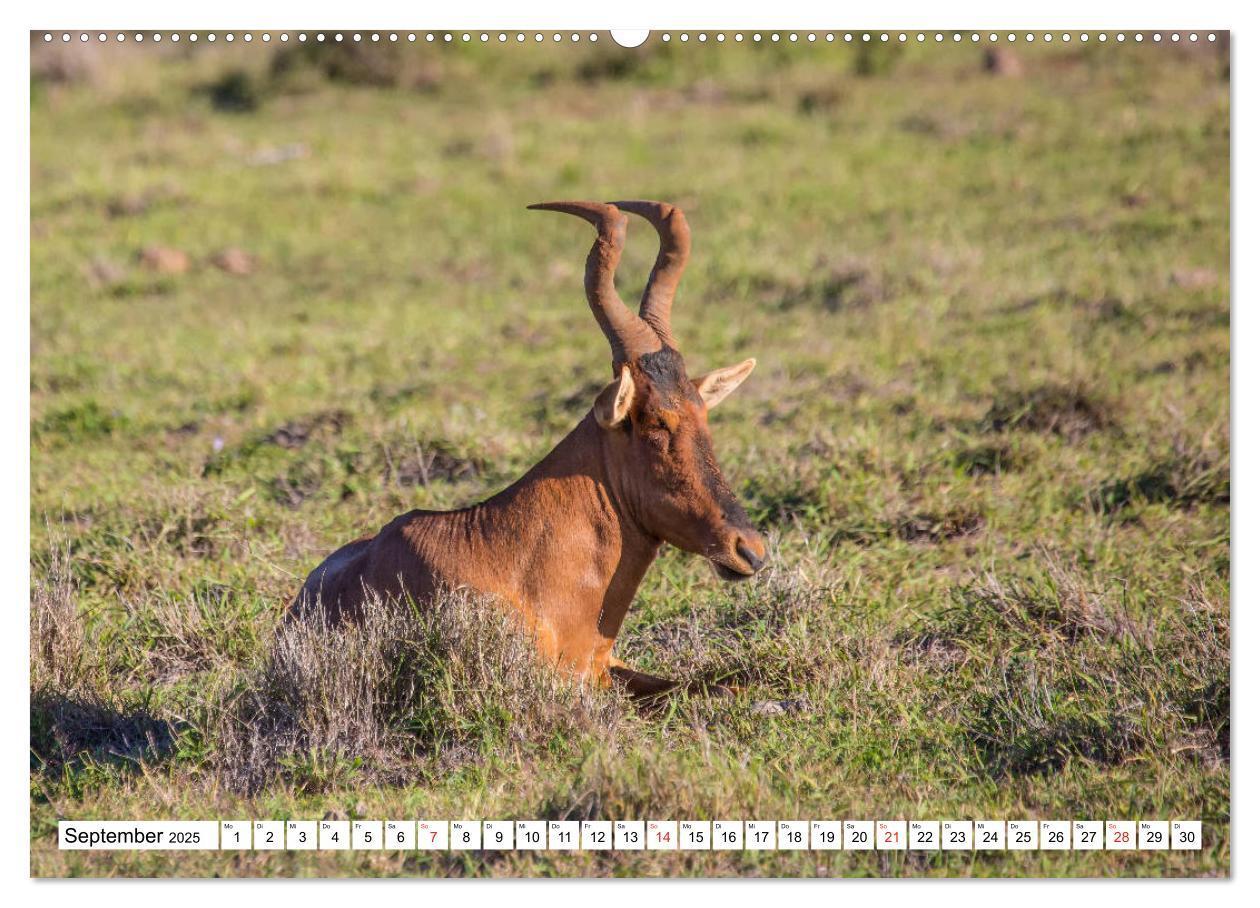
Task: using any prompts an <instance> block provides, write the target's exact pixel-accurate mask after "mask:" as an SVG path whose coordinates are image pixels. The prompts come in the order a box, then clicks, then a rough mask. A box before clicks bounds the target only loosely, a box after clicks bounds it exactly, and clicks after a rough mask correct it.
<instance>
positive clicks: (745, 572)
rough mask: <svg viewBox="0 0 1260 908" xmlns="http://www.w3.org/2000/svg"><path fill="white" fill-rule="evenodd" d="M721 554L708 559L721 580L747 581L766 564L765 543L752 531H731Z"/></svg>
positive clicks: (759, 535) (758, 534)
mask: <svg viewBox="0 0 1260 908" xmlns="http://www.w3.org/2000/svg"><path fill="white" fill-rule="evenodd" d="M724 549H725V551H724V552H723V554H721V555H719V556H717V557H714V558H710V559H709V563H710V564H712V565H713V570H714V571H715V572H716V573H717V575H718V576H719V577H721V578H722V579H723V580H747V579H748V578H749V577H751V576H752V575H753V574H755V573H757V572H758V571H759V570H761V569H762V567H764V566H765V563H766V541H765V540H764V539H763V538H761V534H760V533H758V532H757V531H756V530H754V529H739V530H737V529H732V530H731V531H730V535H729V536H727V538H726V545H725V546H724Z"/></svg>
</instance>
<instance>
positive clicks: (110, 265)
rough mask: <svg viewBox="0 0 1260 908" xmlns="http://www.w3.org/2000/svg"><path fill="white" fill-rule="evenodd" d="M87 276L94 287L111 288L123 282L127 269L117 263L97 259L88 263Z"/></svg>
mask: <svg viewBox="0 0 1260 908" xmlns="http://www.w3.org/2000/svg"><path fill="white" fill-rule="evenodd" d="M87 275H88V280H89V281H91V283H92V285H93V286H95V287H112V286H114V285H115V284H121V283H122V282H123V280H124V279H125V278H126V277H127V269H125V268H123V267H122V265H119V264H118V263H117V262H114V261H111V260H109V259H106V258H100V257H97V258H94V259H92V261H90V262H88V266H87Z"/></svg>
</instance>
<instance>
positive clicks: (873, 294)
mask: <svg viewBox="0 0 1260 908" xmlns="http://www.w3.org/2000/svg"><path fill="white" fill-rule="evenodd" d="M413 14H414V16H415V17H416V18H417V19H421V18H423V17H424V16H425V15H427V13H425V12H424V11H423V10H420V9H419V8H417V9H416V10H413ZM774 15H775V14H774V12H773V10H767V11H766V12H765V13H764V22H765V24H766V27H760V28H747V27H740V28H733V27H725V28H723V27H707V28H687V29H677V28H662V27H657V28H650V29H648V28H644V29H638V30H634V29H629V30H609V29H608V27H607V26H608V25H612V24H616V23H613V22H605V23H604V24H603V25H601V26H600V27H590V26H585V27H580V28H579V27H573V26H564V25H563V23H557V22H555V21H551V22H550V24H549V25H547V27H542V26H543V25H545V24H547V22H548V20H545V19H540V20H539V22H538V24H537V25H536V26H535V27H526V26H525V25H524V24H522V19H521V14H520V13H519V12H518V14H517V15H516V18H515V19H512V20H507V19H505V20H504V23H503V27H499V28H490V27H477V28H453V29H451V28H424V27H410V28H401V27H399V28H393V29H382V28H376V29H373V28H368V27H358V28H350V27H348V28H318V27H309V26H312V25H319V24H320V23H319V22H317V21H315V20H313V19H310V18H309V16H306V15H305V14H303V15H298V16H296V18H293V19H292V20H291V21H290V22H289V23H288V24H287V27H274V28H266V29H260V28H214V29H201V30H186V29H185V30H158V31H155V30H152V29H148V28H141V29H137V28H134V27H133V28H127V29H119V28H108V29H101V28H99V27H93V28H73V29H70V28H56V29H53V28H42V27H40V26H39V25H38V24H37V25H36V26H35V27H34V30H33V31H31V32H30V34H29V58H30V99H29V111H30V121H29V122H30V137H29V149H30V219H29V243H30V256H29V259H30V321H29V330H30V343H29V350H30V370H29V371H30V376H29V378H30V390H29V410H30V420H29V437H30V442H29V445H30V449H29V453H30V504H29V535H30V616H29V629H30V630H29V632H30V672H29V683H30V778H29V788H30V807H29V809H30V874H31V876H33V877H40V878H59V877H204V878H224V877H329V878H332V877H336V878H344V877H409V878H439V877H440V878H448V877H461V878H486V877H495V878H498V877H510V878H533V877H546V878H557V877H559V878H570V877H619V878H626V877H629V878H647V877H651V878H661V877H667V878H681V877H688V878H689V877H707V878H745V877H747V878H752V877H757V878H762V877H776V878H787V879H803V878H810V879H819V878H837V879H838V878H846V877H897V878H916V879H917V878H924V877H972V878H983V877H994V878H1018V877H1038V878H1040V877H1069V878H1099V877H1163V878H1180V877H1226V876H1229V874H1230V871H1231V833H1230V829H1231V827H1230V823H1231V809H1230V804H1231V788H1230V777H1231V756H1230V751H1231V747H1230V744H1231V727H1230V701H1231V696H1230V694H1231V665H1230V649H1231V636H1230V611H1229V603H1230V592H1231V585H1230V584H1231V580H1230V577H1231V560H1230V545H1231V530H1230V440H1231V437H1230V328H1231V309H1230V289H1231V272H1230V267H1231V262H1230V218H1231V214H1230V173H1231V159H1230V142H1231V102H1230V93H1231V81H1230V65H1231V58H1230V38H1231V35H1230V32H1229V30H1228V29H1211V28H1191V27H1185V28H1177V29H1172V28H1168V29H1159V30H1128V29H1123V28H1111V29H1108V30H1098V29H1096V28H1093V27H1088V28H1081V27H1076V28H1064V27H1057V28H1054V29H1053V30H1046V29H1044V28H1042V29H1037V30H1033V31H1030V30H1028V29H1026V28H1024V29H1017V30H1012V29H1011V28H997V27H980V26H983V25H984V23H983V22H981V21H979V20H976V21H974V22H972V23H971V25H972V26H973V27H968V28H964V29H957V30H954V29H950V30H938V29H936V28H928V27H926V26H927V25H928V24H929V23H927V22H924V25H923V27H906V26H899V27H889V28H854V27H845V25H844V22H843V21H841V20H843V18H844V11H843V10H841V9H839V8H836V9H827V10H823V9H822V8H821V7H820V8H819V11H818V16H817V19H816V21H815V24H814V26H813V27H773V26H774V22H773V20H774ZM1196 15H1197V14H1196V12H1195V10H1193V9H1188V10H1186V22H1187V24H1188V25H1193V24H1194V23H1193V22H1192V21H1190V20H1193V19H1195V17H1196ZM101 16H103V17H104V19H108V18H109V14H108V12H106V13H103V14H100V15H97V20H98V22H99V21H104V19H102V18H101ZM303 18H306V19H307V21H305V22H303V21H301V20H302V19H303ZM336 18H340V19H341V20H342V22H341V24H344V25H353V21H352V20H353V19H354V18H355V12H354V11H353V10H347V11H343V12H342V13H340V14H339V15H338V16H337V17H336ZM932 18H934V19H937V20H940V19H942V18H944V19H948V18H956V19H957V21H958V23H959V24H966V23H964V22H963V18H959V17H954V16H949V15H947V16H944V17H942V16H939V15H934V16H933V17H932ZM377 21H378V22H379V21H381V20H379V19H378V20H377ZM50 24H51V23H50ZM86 24H91V23H86ZM323 24H325V25H327V24H335V23H333V22H332V20H325V21H324V23H323ZM365 24H370V23H365ZM416 24H418V25H423V23H416ZM1208 24H1212V23H1208ZM1218 24H1219V23H1218ZM509 25H510V27H509ZM23 40H24V41H25V40H26V39H23ZM1008 892H1009V890H1008ZM834 897H837V898H838V897H839V896H838V895H835V896H834Z"/></svg>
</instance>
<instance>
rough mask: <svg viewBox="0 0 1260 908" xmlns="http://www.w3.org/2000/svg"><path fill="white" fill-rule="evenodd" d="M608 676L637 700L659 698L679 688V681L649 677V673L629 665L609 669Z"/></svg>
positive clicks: (654, 676)
mask: <svg viewBox="0 0 1260 908" xmlns="http://www.w3.org/2000/svg"><path fill="white" fill-rule="evenodd" d="M608 674H609V675H610V676H611V677H612V679H613V680H614V681H615V682H617V683H618V684H620V685H621V686H622V687H624V688H625V689H626V690H628V691H629V692H630V695H631V696H632V697H634V698H635V699H636V700H647V699H651V698H652V697H659V696H660V695H662V694H667V693H669V692H670V691H672V690H677V689H678V687H679V684H678V682H677V681H671V680H670V679H668V678H658V677H657V676H656V675H649V674H648V673H647V672H641V671H638V670H636V669H633V668H630V667H629V666H628V665H614V666H612V667H610V668H609V669H608Z"/></svg>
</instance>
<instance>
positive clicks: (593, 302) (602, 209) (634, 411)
mask: <svg viewBox="0 0 1260 908" xmlns="http://www.w3.org/2000/svg"><path fill="white" fill-rule="evenodd" d="M529 207H530V208H535V209H543V210H546V211H561V212H565V213H567V214H574V215H577V216H578V217H580V218H583V219H585V220H586V221H589V222H590V223H591V224H593V225H594V226H595V229H596V231H597V236H596V239H595V244H594V245H593V246H592V247H591V251H590V254H589V255H588V256H587V259H586V278H585V285H586V299H587V301H588V302H589V303H590V306H591V311H592V312H593V313H594V314H595V320H596V321H597V322H599V326H600V328H601V329H602V330H603V332H604V335H605V336H606V337H607V338H608V343H609V344H610V345H611V347H612V371H613V380H612V381H611V382H610V383H609V384H608V385H607V387H605V388H604V389H603V390H602V391H601V392H600V393H599V394H598V395H597V396H596V398H595V403H594V406H593V408H592V413H593V416H594V419H595V421H596V422H597V423H598V424H599V426H600V428H601V429H602V430H603V433H604V439H605V441H606V444H604V445H603V446H602V447H603V451H604V454H603V456H604V458H605V461H606V462H605V469H606V472H607V475H608V478H609V483H610V485H611V487H612V491H613V494H614V495H615V496H616V498H617V501H618V502H619V504H620V506H621V507H622V508H623V509H624V512H625V513H626V514H627V515H628V516H629V517H630V518H631V519H633V520H634V521H635V522H636V523H637V524H638V526H639V527H640V528H641V529H642V530H643V531H644V532H645V533H647V534H648V535H649V536H650V537H652V538H655V539H657V540H663V541H665V542H668V543H670V544H671V545H674V546H676V547H678V548H680V549H683V550H684V551H688V552H693V553H695V554H697V555H702V556H704V557H705V558H707V559H708V561H709V563H710V565H712V567H713V570H714V572H715V573H716V574H717V575H718V576H719V577H720V578H722V579H724V580H743V579H746V578H748V577H751V576H752V575H753V574H755V573H756V572H757V571H758V570H760V568H761V567H762V565H764V564H765V562H766V543H765V540H764V539H763V538H762V536H761V534H760V533H758V532H757V530H756V529H755V528H754V527H753V525H752V522H751V521H750V520H749V519H748V514H747V513H746V512H745V511H744V509H743V507H742V506H741V505H740V503H739V501H738V500H737V499H736V498H735V495H734V493H733V492H732V491H731V488H730V486H729V485H728V484H727V482H726V479H725V477H724V476H723V475H722V470H721V468H720V467H719V466H718V462H717V458H716V456H715V455H714V453H713V438H712V436H711V435H710V433H709V410H710V409H712V408H713V407H715V406H717V405H718V404H719V403H720V402H721V401H722V400H723V399H724V398H725V397H726V396H727V395H728V394H730V393H731V392H732V391H734V390H735V389H736V388H738V387H739V385H740V384H741V383H742V382H743V381H744V379H745V378H747V377H748V375H749V373H750V372H752V370H753V366H755V365H756V360H753V359H747V360H744V361H743V362H742V363H740V364H738V365H735V366H728V367H727V368H724V369H716V370H714V371H712V372H708V373H706V374H704V375H701V376H699V377H698V378H694V379H693V378H690V377H688V375H687V369H686V366H685V364H684V363H683V357H682V354H680V353H679V352H678V345H677V343H676V342H675V341H674V337H673V335H672V333H671V332H670V309H671V307H672V306H673V302H674V291H675V290H676V289H677V287H678V280H679V278H680V277H681V276H682V272H683V269H684V268H685V267H686V265H687V256H688V254H689V253H690V250H691V232H690V230H689V229H688V227H687V220H686V218H685V217H684V216H683V213H682V211H681V210H679V209H678V208H675V207H673V206H671V205H667V204H664V203H662V202H646V201H634V202H613V203H609V204H605V203H600V202H545V203H541V204H538V205H531V206H529ZM626 211H628V212H631V213H632V214H636V215H639V216H640V217H643V218H645V219H647V220H648V221H649V222H650V223H651V224H652V226H653V227H655V228H656V232H657V234H658V235H659V237H660V252H659V254H658V255H657V257H656V264H655V265H654V266H653V268H652V273H651V276H650V277H649V278H648V282H647V287H646V288H645V289H644V291H643V299H642V302H641V303H640V305H639V312H638V314H635V313H634V312H632V311H631V310H630V309H629V308H627V307H626V304H625V303H624V302H622V300H621V297H620V296H619V295H618V294H617V289H616V287H615V285H614V283H613V277H614V274H615V272H616V270H617V263H618V262H619V261H620V260H621V250H622V246H623V245H624V243H625V238H626V223H627V218H626V215H625V214H624V213H623V212H626Z"/></svg>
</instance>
